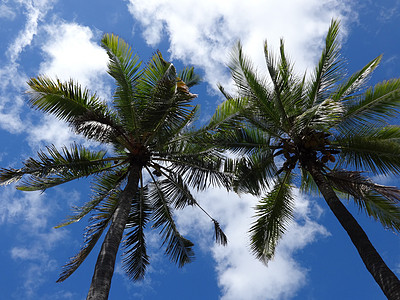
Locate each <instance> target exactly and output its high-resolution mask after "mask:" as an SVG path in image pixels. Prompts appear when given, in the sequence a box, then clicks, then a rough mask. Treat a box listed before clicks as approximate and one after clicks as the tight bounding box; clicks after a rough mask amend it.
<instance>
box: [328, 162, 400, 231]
mask: <svg viewBox="0 0 400 300" xmlns="http://www.w3.org/2000/svg"><path fill="white" fill-rule="evenodd" d="M327 178H328V179H329V181H330V182H331V184H332V185H333V187H335V188H336V189H338V190H339V191H341V192H344V193H346V194H348V195H350V196H352V197H353V198H354V202H355V203H356V205H357V206H358V207H359V208H360V210H362V211H365V212H366V214H367V215H368V216H370V217H372V218H374V219H375V220H377V221H379V222H380V223H381V224H382V225H383V226H384V227H385V228H389V229H391V230H395V231H400V190H399V189H398V188H397V187H393V186H384V185H380V184H376V183H374V182H372V181H371V180H370V179H369V178H366V177H364V176H362V175H361V172H356V171H341V170H335V171H332V172H330V173H328V174H327Z"/></svg>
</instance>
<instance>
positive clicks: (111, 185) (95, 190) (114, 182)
mask: <svg viewBox="0 0 400 300" xmlns="http://www.w3.org/2000/svg"><path fill="white" fill-rule="evenodd" d="M126 174H127V170H126V169H124V168H117V169H113V170H111V171H108V172H105V173H104V174H101V175H98V176H97V177H96V178H95V180H94V182H93V183H92V196H91V200H90V201H88V202H87V203H85V205H83V206H81V207H73V211H74V214H73V215H71V216H68V217H67V218H66V219H65V220H64V221H63V222H62V223H60V224H59V225H57V226H56V227H55V228H61V227H64V226H67V225H70V224H72V223H76V222H79V221H80V220H81V219H82V218H83V217H85V216H86V215H87V214H88V213H90V212H91V211H93V210H94V209H95V208H96V207H98V206H99V205H100V203H101V202H102V201H104V200H105V199H108V198H109V197H113V195H114V193H115V192H116V191H118V190H120V186H121V184H122V183H123V182H124V179H125V177H126Z"/></svg>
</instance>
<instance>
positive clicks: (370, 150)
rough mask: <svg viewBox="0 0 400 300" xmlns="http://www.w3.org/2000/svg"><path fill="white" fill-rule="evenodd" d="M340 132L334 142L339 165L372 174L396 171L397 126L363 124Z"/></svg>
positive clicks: (399, 153)
mask: <svg viewBox="0 0 400 300" xmlns="http://www.w3.org/2000/svg"><path fill="white" fill-rule="evenodd" d="M352 129H353V130H351V131H349V132H345V131H339V132H338V135H337V136H335V138H334V139H333V142H332V143H333V145H335V146H336V147H337V148H338V149H340V154H339V160H338V166H341V167H343V168H346V167H349V166H351V167H354V168H356V170H365V171H371V172H373V173H375V174H393V173H394V174H399V172H400V142H399V141H400V126H386V127H380V126H373V125H370V124H366V125H364V126H359V127H358V128H352Z"/></svg>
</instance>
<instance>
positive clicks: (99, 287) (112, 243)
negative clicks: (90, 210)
mask: <svg viewBox="0 0 400 300" xmlns="http://www.w3.org/2000/svg"><path fill="white" fill-rule="evenodd" d="M139 176H140V167H137V168H135V167H134V168H133V169H132V170H131V171H130V173H129V175H128V182H127V184H126V187H125V189H124V190H123V191H122V193H121V198H120V202H119V205H118V207H117V209H116V211H115V214H114V216H113V218H112V221H111V225H110V228H109V229H108V232H107V234H106V236H105V238H104V241H103V244H102V245H101V250H100V253H99V256H98V257H97V262H96V267H95V269H94V274H93V278H92V283H91V285H90V289H89V293H88V295H87V298H86V300H106V299H108V294H109V293H110V288H111V279H112V276H113V273H114V266H115V259H116V257H117V252H118V248H119V245H120V242H121V239H122V235H123V233H124V229H125V225H126V222H127V221H128V217H129V212H130V209H131V204H132V199H133V197H134V195H135V194H136V192H137V189H138V183H139Z"/></svg>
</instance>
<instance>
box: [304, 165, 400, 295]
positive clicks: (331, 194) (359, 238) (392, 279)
mask: <svg viewBox="0 0 400 300" xmlns="http://www.w3.org/2000/svg"><path fill="white" fill-rule="evenodd" d="M307 169H308V171H309V172H310V174H311V176H312V177H313V179H314V181H315V183H316V184H317V186H318V188H319V191H320V192H321V194H322V196H323V197H324V198H325V201H326V202H327V204H328V205H329V208H330V209H331V210H332V212H333V213H334V215H335V216H336V218H337V219H338V221H339V222H340V224H341V225H342V227H343V228H344V229H345V230H346V231H347V234H348V235H349V237H350V239H351V241H352V242H353V244H354V246H355V247H356V248H357V251H358V253H359V254H360V256H361V259H362V260H363V262H364V264H365V266H366V267H367V269H368V271H369V272H370V273H371V275H372V276H373V277H374V279H375V281H376V282H377V283H378V285H379V286H380V288H381V290H382V291H383V293H384V294H385V296H386V297H387V298H388V299H390V300H395V299H396V300H398V299H400V281H399V279H398V278H397V277H396V275H395V274H394V273H393V272H392V271H391V270H390V269H389V267H388V266H387V265H386V263H385V262H384V261H383V259H382V257H381V256H380V255H379V253H378V252H377V251H376V249H375V248H374V246H373V245H372V244H371V242H370V240H369V239H368V236H367V235H366V233H365V231H364V230H363V229H362V228H361V226H360V225H359V224H358V222H357V221H356V219H355V218H354V217H353V216H352V215H351V214H350V212H349V211H348V210H347V209H346V207H345V206H344V205H343V203H342V202H341V201H340V200H339V198H338V197H337V195H336V193H335V191H334V190H333V188H332V186H331V185H330V184H329V182H328V181H327V179H326V178H325V176H324V175H323V174H322V173H321V171H320V169H319V168H318V166H316V165H311V166H309V167H308V168H307Z"/></svg>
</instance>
